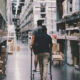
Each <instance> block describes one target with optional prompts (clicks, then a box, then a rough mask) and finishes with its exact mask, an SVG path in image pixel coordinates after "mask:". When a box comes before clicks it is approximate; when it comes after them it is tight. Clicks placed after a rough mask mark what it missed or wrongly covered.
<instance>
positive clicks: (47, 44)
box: [34, 26, 52, 80]
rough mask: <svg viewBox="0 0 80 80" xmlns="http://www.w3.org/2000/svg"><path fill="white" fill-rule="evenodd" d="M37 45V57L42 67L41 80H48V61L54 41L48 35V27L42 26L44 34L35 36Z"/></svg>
mask: <svg viewBox="0 0 80 80" xmlns="http://www.w3.org/2000/svg"><path fill="white" fill-rule="evenodd" d="M34 42H35V44H37V45H36V47H37V53H38V54H37V55H38V60H39V66H40V74H41V80H46V77H47V67H48V60H49V58H50V54H51V50H52V39H51V37H50V36H49V35H48V34H47V28H46V26H42V33H39V34H37V35H36V36H35V41H34Z"/></svg>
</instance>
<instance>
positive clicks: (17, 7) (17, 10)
mask: <svg viewBox="0 0 80 80" xmlns="http://www.w3.org/2000/svg"><path fill="white" fill-rule="evenodd" d="M18 6H19V0H17V5H16V14H17V11H18Z"/></svg>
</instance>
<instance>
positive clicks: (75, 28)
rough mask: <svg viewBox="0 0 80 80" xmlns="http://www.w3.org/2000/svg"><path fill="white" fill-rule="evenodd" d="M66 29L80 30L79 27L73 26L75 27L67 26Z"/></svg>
mask: <svg viewBox="0 0 80 80" xmlns="http://www.w3.org/2000/svg"><path fill="white" fill-rule="evenodd" d="M66 30H67V31H68V30H79V27H73V28H66Z"/></svg>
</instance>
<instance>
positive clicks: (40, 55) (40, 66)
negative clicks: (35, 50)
mask: <svg viewBox="0 0 80 80" xmlns="http://www.w3.org/2000/svg"><path fill="white" fill-rule="evenodd" d="M38 60H39V68H40V76H41V80H43V55H42V54H41V53H40V54H38Z"/></svg>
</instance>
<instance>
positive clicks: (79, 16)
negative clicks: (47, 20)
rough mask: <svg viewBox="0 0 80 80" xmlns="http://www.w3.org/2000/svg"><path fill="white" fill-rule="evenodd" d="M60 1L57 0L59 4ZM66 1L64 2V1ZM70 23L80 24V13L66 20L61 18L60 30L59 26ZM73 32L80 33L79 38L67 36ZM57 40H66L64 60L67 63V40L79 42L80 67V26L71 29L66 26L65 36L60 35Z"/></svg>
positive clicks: (58, 22) (59, 21) (58, 21)
mask: <svg viewBox="0 0 80 80" xmlns="http://www.w3.org/2000/svg"><path fill="white" fill-rule="evenodd" d="M58 1H59V0H57V2H58ZM63 1H64V0H63ZM70 22H71V23H73V24H74V23H75V22H76V23H79V22H80V12H78V13H77V14H72V15H70V16H66V17H65V18H61V19H58V20H57V25H58V26H57V28H58V29H59V28H60V26H59V24H70ZM69 31H70V32H71V31H74V32H75V31H78V32H79V33H78V34H79V35H78V36H77V35H75V36H74V35H67V32H69ZM57 39H58V40H65V51H64V52H65V53H64V56H65V57H64V58H65V63H67V62H66V60H67V56H66V55H67V53H66V52H67V46H66V45H67V40H70V41H77V42H79V67H80V25H79V26H76V27H75V26H74V27H69V28H66V26H65V25H64V34H60V35H59V34H58V35H57Z"/></svg>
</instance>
